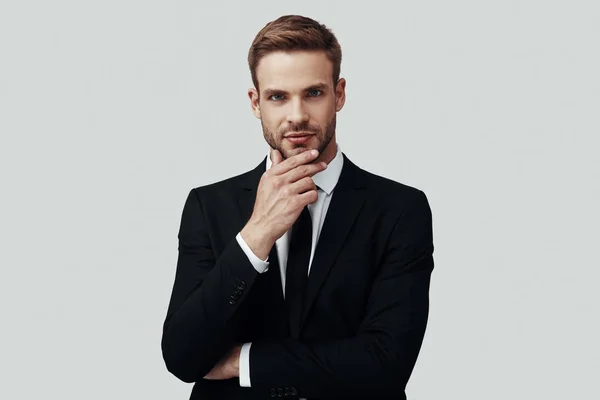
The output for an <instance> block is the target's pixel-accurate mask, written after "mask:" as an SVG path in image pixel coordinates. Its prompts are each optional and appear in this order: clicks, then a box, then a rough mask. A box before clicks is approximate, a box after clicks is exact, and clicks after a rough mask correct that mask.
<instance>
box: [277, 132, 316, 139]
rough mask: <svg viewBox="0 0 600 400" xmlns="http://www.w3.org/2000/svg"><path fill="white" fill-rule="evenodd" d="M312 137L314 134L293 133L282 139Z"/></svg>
mask: <svg viewBox="0 0 600 400" xmlns="http://www.w3.org/2000/svg"><path fill="white" fill-rule="evenodd" d="M312 135H314V133H311V132H295V133H290V134H289V135H286V136H284V137H286V138H294V137H303V136H312Z"/></svg>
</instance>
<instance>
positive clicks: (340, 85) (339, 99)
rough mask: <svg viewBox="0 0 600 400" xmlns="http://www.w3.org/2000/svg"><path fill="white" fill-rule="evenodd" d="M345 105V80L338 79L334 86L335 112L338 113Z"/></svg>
mask: <svg viewBox="0 0 600 400" xmlns="http://www.w3.org/2000/svg"><path fill="white" fill-rule="evenodd" d="M344 104H346V80H345V79H344V78H340V80H338V82H337V84H336V85H335V111H340V110H341V109H342V108H344Z"/></svg>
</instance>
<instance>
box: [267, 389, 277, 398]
mask: <svg viewBox="0 0 600 400" xmlns="http://www.w3.org/2000/svg"><path fill="white" fill-rule="evenodd" d="M269 393H270V394H271V397H277V391H276V390H275V389H271V390H270V391H269Z"/></svg>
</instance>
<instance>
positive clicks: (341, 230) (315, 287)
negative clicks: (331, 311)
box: [300, 153, 366, 330]
mask: <svg viewBox="0 0 600 400" xmlns="http://www.w3.org/2000/svg"><path fill="white" fill-rule="evenodd" d="M342 154H343V153H342ZM363 187H364V175H363V174H362V173H361V170H360V169H359V168H358V167H357V166H356V165H354V164H353V163H352V162H351V161H350V160H349V159H348V158H347V157H346V156H345V155H344V166H343V167H342V173H341V175H340V178H339V180H338V183H337V185H336V187H335V189H334V192H333V195H332V196H333V197H332V198H331V203H330V204H329V208H328V210H327V214H326V216H325V221H324V223H323V227H322V229H321V233H320V235H319V241H318V242H317V248H316V249H315V254H314V256H313V261H312V265H311V267H310V274H309V276H308V283H307V287H306V292H305V295H304V306H303V308H302V309H303V312H302V319H301V321H300V330H302V327H303V325H304V322H305V320H306V317H307V316H308V314H309V313H310V311H311V308H312V306H313V304H314V301H315V299H316V298H317V295H318V293H319V290H320V289H321V286H322V285H323V283H324V282H325V280H326V279H327V276H328V275H329V272H330V270H331V267H332V266H333V263H334V261H335V259H336V257H337V255H338V253H339V252H340V250H341V248H342V246H343V244H344V242H345V241H346V238H347V237H348V234H349V233H350V230H351V229H352V226H353V225H354V221H355V220H356V217H357V216H358V214H359V212H360V210H361V208H362V206H363V203H364V200H365V193H366V191H365V190H362V188H363Z"/></svg>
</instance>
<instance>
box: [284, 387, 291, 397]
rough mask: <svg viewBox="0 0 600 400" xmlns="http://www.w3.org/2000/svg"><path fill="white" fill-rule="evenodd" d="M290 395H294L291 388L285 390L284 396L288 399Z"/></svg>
mask: <svg viewBox="0 0 600 400" xmlns="http://www.w3.org/2000/svg"><path fill="white" fill-rule="evenodd" d="M290 394H292V392H290V388H289V387H285V388H283V395H284V396H285V397H288V396H289V395H290Z"/></svg>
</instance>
